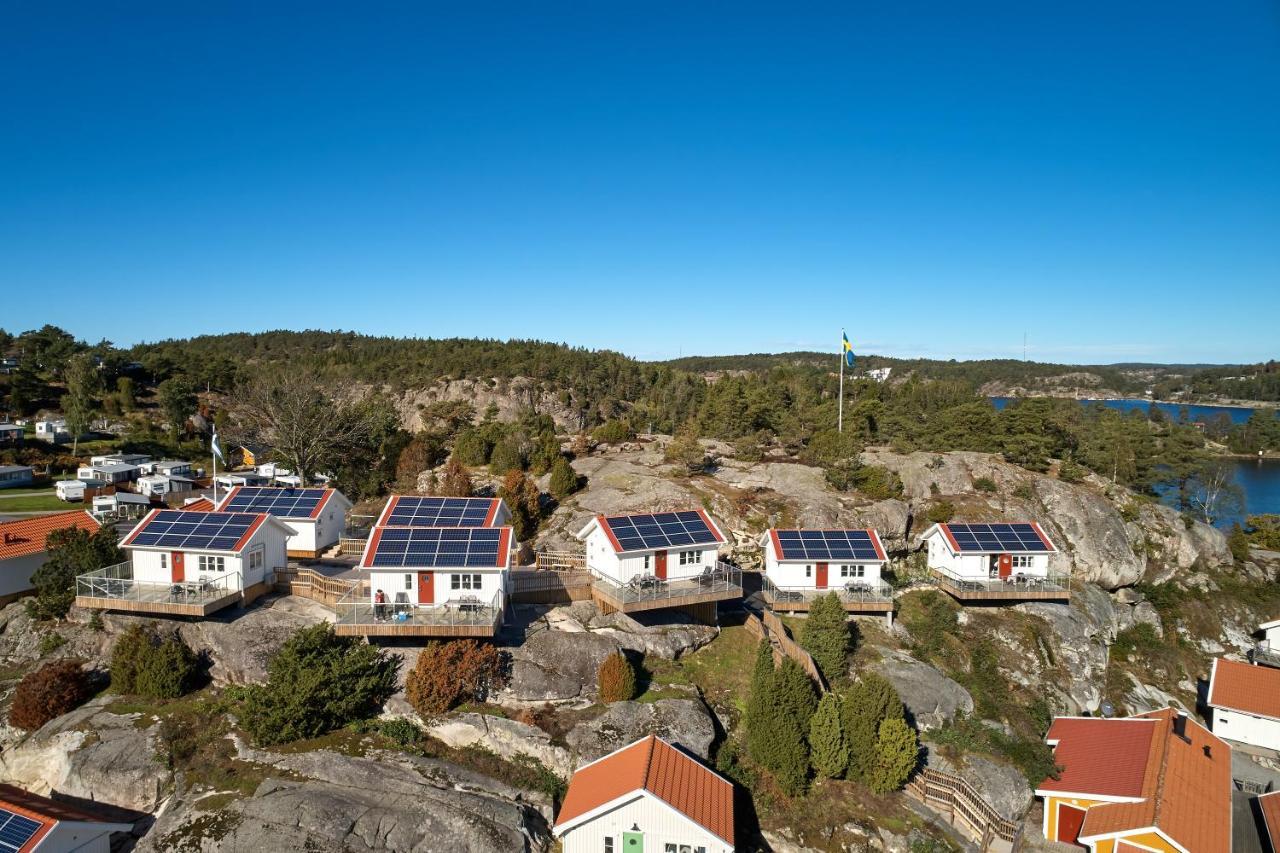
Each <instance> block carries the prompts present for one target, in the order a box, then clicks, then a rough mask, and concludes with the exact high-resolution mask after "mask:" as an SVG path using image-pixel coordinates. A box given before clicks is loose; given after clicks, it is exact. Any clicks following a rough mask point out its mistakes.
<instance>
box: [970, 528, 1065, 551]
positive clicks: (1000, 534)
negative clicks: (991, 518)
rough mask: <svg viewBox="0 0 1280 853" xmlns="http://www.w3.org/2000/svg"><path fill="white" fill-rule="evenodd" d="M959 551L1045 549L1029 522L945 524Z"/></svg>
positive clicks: (1042, 541)
mask: <svg viewBox="0 0 1280 853" xmlns="http://www.w3.org/2000/svg"><path fill="white" fill-rule="evenodd" d="M947 529H948V530H950V531H951V535H952V536H953V537H954V538H955V540H956V544H957V545H958V546H960V550H961V551H998V552H1013V551H1047V550H1049V549H1048V548H1046V547H1045V544H1044V540H1043V539H1041V538H1040V534H1039V533H1037V532H1036V529H1035V527H1033V526H1032V525H1030V524H956V523H954V522H952V523H951V524H948V525H947Z"/></svg>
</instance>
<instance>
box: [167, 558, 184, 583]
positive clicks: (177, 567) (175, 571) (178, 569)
mask: <svg viewBox="0 0 1280 853" xmlns="http://www.w3.org/2000/svg"><path fill="white" fill-rule="evenodd" d="M182 557H183V554H182V552H181V551H170V552H169V563H170V569H169V571H170V572H171V573H172V574H171V577H172V578H173V582H174V583H182V582H183V581H185V580H186V579H187V567H186V565H185V564H184V563H183V562H182Z"/></svg>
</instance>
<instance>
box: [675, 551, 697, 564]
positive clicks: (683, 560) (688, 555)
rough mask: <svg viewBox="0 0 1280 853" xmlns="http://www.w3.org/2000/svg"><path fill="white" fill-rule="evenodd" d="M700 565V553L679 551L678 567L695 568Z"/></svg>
mask: <svg viewBox="0 0 1280 853" xmlns="http://www.w3.org/2000/svg"><path fill="white" fill-rule="evenodd" d="M701 563H702V552H701V551H681V552H680V565H682V566H697V565H700V564H701Z"/></svg>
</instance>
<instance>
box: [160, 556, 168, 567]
mask: <svg viewBox="0 0 1280 853" xmlns="http://www.w3.org/2000/svg"><path fill="white" fill-rule="evenodd" d="M160 568H162V569H167V568H169V555H168V554H161V555H160Z"/></svg>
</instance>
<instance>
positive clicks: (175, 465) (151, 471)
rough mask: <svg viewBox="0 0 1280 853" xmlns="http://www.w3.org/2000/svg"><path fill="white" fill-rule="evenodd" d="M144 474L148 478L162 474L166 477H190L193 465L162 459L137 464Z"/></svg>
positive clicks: (178, 460) (176, 460) (181, 461)
mask: <svg viewBox="0 0 1280 853" xmlns="http://www.w3.org/2000/svg"><path fill="white" fill-rule="evenodd" d="M134 464H135V465H137V466H138V467H139V468H141V469H142V473H143V474H146V475H148V476H152V475H156V474H160V475H162V476H165V477H190V476H191V463H190V462H185V461H183V460H181V459H160V460H158V461H155V462H135V463H134Z"/></svg>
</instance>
